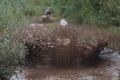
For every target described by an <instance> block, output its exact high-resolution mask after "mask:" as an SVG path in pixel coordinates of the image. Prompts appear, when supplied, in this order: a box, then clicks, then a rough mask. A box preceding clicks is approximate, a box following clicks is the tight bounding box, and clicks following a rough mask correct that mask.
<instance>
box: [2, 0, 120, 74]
mask: <svg viewBox="0 0 120 80" xmlns="http://www.w3.org/2000/svg"><path fill="white" fill-rule="evenodd" d="M47 6H52V7H53V12H54V15H55V16H57V17H58V18H62V17H64V18H66V19H68V20H69V22H71V23H73V24H80V25H82V24H85V25H88V26H89V25H90V26H92V25H93V26H97V27H103V28H108V29H107V32H109V33H111V34H115V35H117V36H118V35H119V34H120V0H0V76H1V75H6V74H10V73H12V71H13V69H14V66H17V65H19V64H20V63H19V61H20V60H21V59H22V58H24V53H25V51H24V46H23V45H22V44H21V43H20V41H19V38H17V37H16V34H19V32H20V30H21V29H23V28H24V27H26V26H27V25H29V24H30V23H31V22H32V19H33V17H35V16H41V15H42V14H43V13H44V10H45V9H46V7H47ZM119 47H120V45H119Z"/></svg>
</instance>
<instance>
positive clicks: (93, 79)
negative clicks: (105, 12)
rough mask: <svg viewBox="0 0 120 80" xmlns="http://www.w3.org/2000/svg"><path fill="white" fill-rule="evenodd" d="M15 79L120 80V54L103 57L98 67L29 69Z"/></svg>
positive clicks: (39, 67) (36, 67)
mask: <svg viewBox="0 0 120 80" xmlns="http://www.w3.org/2000/svg"><path fill="white" fill-rule="evenodd" d="M15 76H17V78H16V79H15ZM13 77H14V79H12V78H11V80H120V55H119V54H118V52H114V53H113V54H105V55H102V60H101V61H100V62H99V63H98V64H97V65H91V66H90V65H89V66H85V65H79V66H77V65H76V66H74V67H66V68H61V67H53V66H41V65H37V66H34V67H27V68H24V69H23V70H22V72H21V71H19V72H18V73H17V74H16V75H13Z"/></svg>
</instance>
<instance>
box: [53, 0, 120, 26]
mask: <svg viewBox="0 0 120 80" xmlns="http://www.w3.org/2000/svg"><path fill="white" fill-rule="evenodd" d="M53 5H54V7H57V10H56V12H58V14H59V15H61V17H66V18H68V19H69V20H70V21H71V22H74V23H79V24H80V23H81V24H88V25H98V26H120V1H119V0H77V1H76V0H53Z"/></svg>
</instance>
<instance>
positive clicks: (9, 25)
mask: <svg viewBox="0 0 120 80" xmlns="http://www.w3.org/2000/svg"><path fill="white" fill-rule="evenodd" d="M49 2H50V1H48V0H44V1H38V0H0V77H1V76H2V75H10V74H11V73H12V72H13V71H14V70H13V69H14V68H15V67H17V66H18V65H20V61H21V59H23V58H24V53H25V51H24V46H23V45H22V44H21V43H20V41H19V37H20V36H19V35H18V34H19V32H20V29H21V28H23V27H25V26H26V25H28V24H30V22H31V20H30V18H31V17H32V16H38V15H41V14H43V10H44V9H45V8H46V6H48V5H49Z"/></svg>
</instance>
